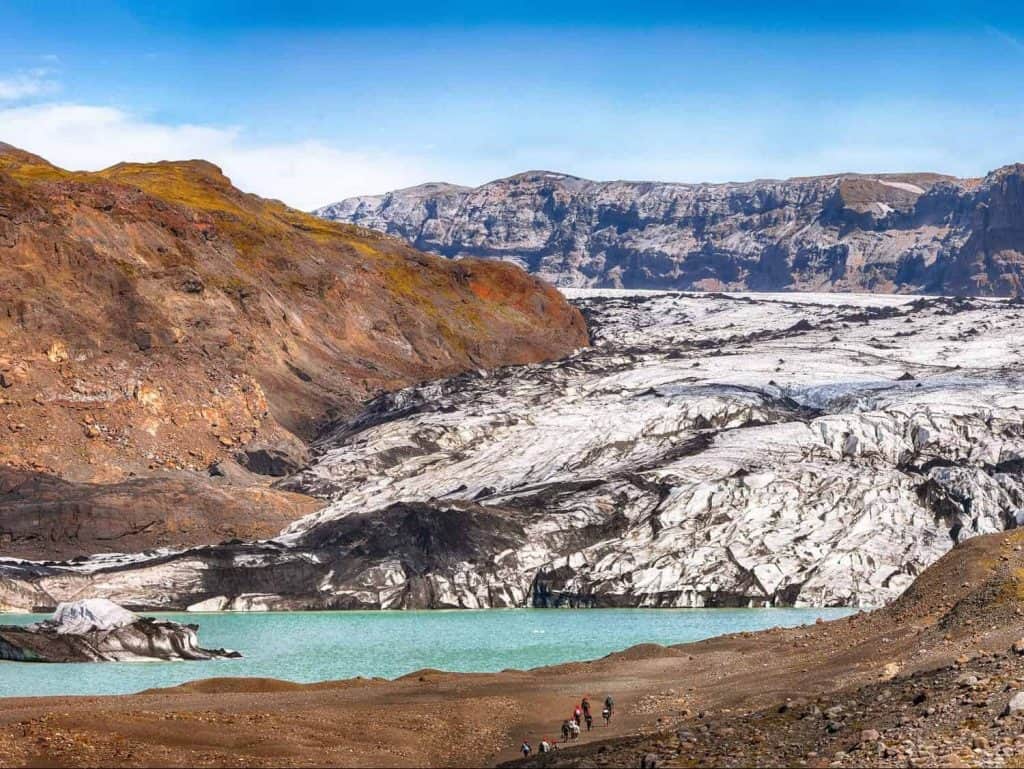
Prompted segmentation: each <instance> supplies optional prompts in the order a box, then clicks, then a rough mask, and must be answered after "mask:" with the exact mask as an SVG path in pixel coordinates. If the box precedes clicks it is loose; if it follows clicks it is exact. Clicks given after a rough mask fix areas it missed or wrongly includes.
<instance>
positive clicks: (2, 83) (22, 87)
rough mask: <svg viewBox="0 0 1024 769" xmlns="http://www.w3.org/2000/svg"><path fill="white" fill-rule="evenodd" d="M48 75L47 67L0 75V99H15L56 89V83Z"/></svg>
mask: <svg viewBox="0 0 1024 769" xmlns="http://www.w3.org/2000/svg"><path fill="white" fill-rule="evenodd" d="M49 75H50V71H49V70H48V69H33V70H29V71H28V72H18V73H16V74H14V75H8V76H6V77H0V101H17V100H19V99H26V98H28V97H30V96H40V95H43V94H47V93H52V92H53V91H56V90H57V83H56V82H55V81H53V80H51V79H50V77H49Z"/></svg>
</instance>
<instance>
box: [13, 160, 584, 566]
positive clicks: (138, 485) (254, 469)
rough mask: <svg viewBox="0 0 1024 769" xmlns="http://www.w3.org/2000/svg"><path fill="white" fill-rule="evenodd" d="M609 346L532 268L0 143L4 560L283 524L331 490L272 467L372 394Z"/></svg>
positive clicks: (203, 185) (183, 167)
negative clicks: (299, 483)
mask: <svg viewBox="0 0 1024 769" xmlns="http://www.w3.org/2000/svg"><path fill="white" fill-rule="evenodd" d="M587 343H588V340H587V332H586V328H585V324H584V322H583V319H582V317H581V316H580V314H579V312H578V311H577V310H575V309H574V308H573V307H571V306H570V305H569V304H568V303H567V302H566V301H565V300H564V299H563V297H562V296H561V294H560V293H558V292H557V291H556V290H555V289H553V288H552V287H551V286H548V285H545V284H544V283H542V282H541V281H540V280H538V279H536V278H534V277H531V276H528V275H526V274H525V273H524V272H522V271H521V270H519V269H518V268H515V267H514V266H512V265H502V264H498V263H496V262H493V261H464V262H459V263H454V262H451V261H449V260H444V259H439V258H437V257H433V256H427V255H424V254H422V253H419V252H417V251H415V250H413V249H412V248H410V247H408V246H407V245H405V244H404V243H401V242H399V241H398V240H395V239H392V238H387V237H384V236H382V235H380V234H378V233H375V232H372V231H369V230H365V229H361V228H358V227H353V226H350V225H340V224H334V223H330V222H325V221H324V220H322V219H319V218H316V217H313V216H310V215H309V214H305V213H301V212H299V211H295V210H293V209H290V208H288V207H286V206H285V205H283V204H281V203H279V202H276V201H272V200H264V199H261V198H259V197H256V196H254V195H249V194H245V193H243V192H241V191H239V190H238V189H236V188H235V187H234V186H232V184H231V182H230V181H229V180H228V179H227V178H226V177H225V176H224V175H223V173H222V172H221V171H220V169H218V168H217V167H216V166H214V165H212V164H210V163H207V162H204V161H199V160H192V161H187V162H163V163H153V164H132V163H122V164H118V165H116V166H113V167H111V168H108V169H106V170H104V171H100V172H97V173H76V172H69V171H66V170H63V169H60V168H57V167H55V166H53V165H51V164H50V163H48V162H46V161H45V160H43V159H41V158H39V157H36V156H34V155H31V154H29V153H26V152H23V151H21V150H18V149H16V148H13V147H11V146H9V145H0V435H2V438H0V554H3V555H18V554H31V555H33V556H40V553H41V552H43V553H44V554H45V553H46V552H49V554H50V555H55V554H58V553H59V554H64V555H67V554H82V553H83V552H94V551H96V550H107V551H109V550H116V549H119V547H121V546H122V545H123V544H124V543H125V542H129V543H131V546H132V547H133V548H137V549H143V548H144V547H148V546H153V545H168V546H170V545H188V544H201V543H202V542H210V541H219V540H220V539H223V538H226V537H228V536H241V537H254V536H271V535H273V534H274V533H276V532H277V531H279V530H280V528H281V527H282V526H283V525H285V524H286V523H287V522H288V521H290V520H293V519H294V518H296V517H299V516H301V515H303V514H305V513H307V512H309V511H310V510H311V509H315V508H316V507H317V506H318V505H319V503H318V502H316V501H315V500H310V499H309V498H308V497H298V495H291V494H286V493H284V492H278V491H276V490H273V489H270V488H267V483H266V481H268V480H269V478H268V477H267V476H280V475H283V474H285V473H286V472H289V471H291V470H294V469H296V468H297V467H299V466H301V465H302V464H303V463H304V462H305V460H306V443H307V442H308V440H310V439H311V438H313V437H314V436H315V435H317V433H318V432H319V430H320V429H321V428H322V427H323V426H325V425H327V424H330V423H331V422H333V421H334V420H336V419H339V418H342V417H346V416H352V415H354V414H355V413H356V412H357V411H358V409H359V404H360V403H361V402H362V401H363V400H364V399H366V398H367V397H369V396H371V395H374V394H376V393H379V392H380V391H382V390H390V389H395V388H399V387H402V386H406V385H409V384H412V383H414V382H417V381H420V380H423V379H429V378H436V377H439V376H444V375H450V374H455V373H458V372H460V371H467V370H477V369H486V368H491V367H494V366H501V365H506V364H513V363H527V362H536V361H541V360H547V359H552V358H558V357H561V356H563V355H565V354H567V353H569V352H571V351H572V350H573V349H575V348H577V347H580V346H584V345H586V344H587ZM211 466H214V472H213V475H211V474H210V473H209V472H208V468H210V467H211ZM112 484H115V485H112ZM231 486H241V487H246V488H249V489H250V491H249V492H246V494H243V495H241V496H240V495H238V494H234V493H232V494H228V495H226V493H225V491H224V489H225V488H227V487H231ZM140 499H145V500H146V501H145V503H143V504H140V502H139V500H140ZM169 510H173V511H174V513H173V514H170V513H169V512H168V511H169ZM126 538H127V539H126Z"/></svg>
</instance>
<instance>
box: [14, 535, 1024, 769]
mask: <svg viewBox="0 0 1024 769" xmlns="http://www.w3.org/2000/svg"><path fill="white" fill-rule="evenodd" d="M1022 597H1024V532H1021V531H1013V532H1008V533H1004V534H995V535H987V536H980V537H975V538H972V539H970V540H967V541H966V542H964V543H962V544H961V545H959V546H958V547H957V548H955V549H954V550H953V551H952V552H950V553H949V554H947V555H946V556H945V557H943V558H942V559H940V560H939V561H938V562H937V563H936V564H935V565H934V566H932V567H931V568H929V569H928V570H926V571H925V572H924V573H923V574H922V575H921V576H920V577H919V578H918V579H917V580H916V581H915V583H914V585H913V586H912V587H911V588H910V589H909V590H908V591H907V592H906V593H905V594H904V595H903V596H902V597H901V598H900V599H898V600H897V601H895V602H894V603H893V604H892V605H891V606H889V607H886V608H884V609H880V610H878V611H875V612H870V613H861V614H857V615H854V616H851V617H848V618H845V619H841V620H836V621H833V622H826V623H821V624H815V625H809V626H804V627H800V628H792V629H774V630H768V631H764V632H760V633H741V634H735V635H731V636H724V637H720V638H715V639H709V640H707V641H702V642H700V643H695V644H686V645H682V646H676V647H668V648H666V647H659V646H654V645H646V646H639V647H634V648H633V649H629V650H626V651H624V652H621V653H617V654H612V655H609V656H608V657H605V658H603V659H600V660H595V661H593V662H587V663H571V664H566V665H559V666H555V667H549V668H540V669H536V670H530V671H504V672H502V673H495V674H447V673H442V672H439V671H419V672H417V673H413V674H410V675H409V676H406V677H403V678H401V679H398V680H396V681H383V680H375V681H366V680H358V679H357V680H354V681H347V682H326V683H322V684H312V685H298V684H290V683H287V682H282V681H268V680H262V679H212V680H209V681H198V682H193V683H190V684H185V685H183V686H181V687H176V688H174V689H168V690H160V691H154V692H146V693H142V694H139V695H133V696H126V697H72V698H40V699H6V700H0V766H30V765H40V764H42V765H50V766H154V765H174V766H193V765H198V766H323V765H331V766H381V765H388V766H423V765H430V766H480V765H490V764H493V763H500V762H502V761H508V760H511V759H514V758H515V757H516V754H517V750H518V746H519V744H520V742H521V741H522V740H523V739H529V740H530V741H531V742H532V743H533V744H534V745H536V744H537V743H538V742H539V740H540V739H541V738H543V737H548V738H556V737H557V729H558V726H559V724H560V723H561V721H562V719H564V718H565V717H566V715H567V713H568V712H569V710H570V709H571V708H572V706H573V705H574V704H575V703H576V702H578V701H579V699H580V697H582V696H584V695H589V697H590V699H591V701H599V700H600V699H601V698H603V696H604V694H606V693H611V694H613V695H614V696H615V700H616V714H615V718H614V719H613V721H612V725H611V726H610V727H608V728H607V729H606V728H604V727H599V728H598V729H597V730H595V731H594V732H592V733H590V734H589V735H588V734H587V733H584V735H583V736H582V737H581V739H580V741H579V742H578V743H575V744H573V745H571V746H567V747H562V748H561V749H560V750H559V752H558V753H557V755H556V756H554V757H553V758H552V759H549V761H551V762H553V763H555V764H561V763H565V764H566V765H594V764H603V765H611V766H638V765H639V761H640V758H641V757H642V756H646V755H648V754H651V753H653V754H654V755H656V756H657V757H658V761H659V762H660V763H659V764H658V765H659V766H662V765H671V764H673V763H675V764H678V765H682V766H694V765H710V766H717V765H723V766H734V765H751V764H758V763H760V764H763V765H772V766H778V765H789V764H800V762H805V765H808V766H810V765H828V764H831V763H832V762H839V764H838V765H840V766H845V765H849V766H876V765H879V766H890V765H897V764H898V765H900V766H906V765H907V760H908V758H910V757H911V754H913V757H914V758H915V760H920V762H921V763H922V764H923V765H934V764H938V763H943V762H946V763H949V764H950V765H959V764H960V762H962V763H966V764H968V765H985V766H988V765H992V766H1003V765H1009V766H1013V765H1015V762H1016V764H1018V765H1019V759H1018V757H1017V753H1016V749H1017V742H1016V741H1017V737H1018V735H1019V734H1020V732H1021V728H1022V726H1024V719H1022V717H1021V716H1020V715H1017V714H1013V713H1011V714H1010V716H1009V717H1006V718H1001V717H1000V714H1001V713H1003V711H1005V710H1006V707H1007V705H1008V704H1009V703H1010V702H1011V700H1013V698H1014V695H1016V694H1017V692H1019V691H1024V675H1022V674H1024V662H1022V660H1021V658H1020V657H1019V656H1018V655H1017V653H1016V652H1015V651H1012V650H1011V647H1013V645H1014V644H1015V643H1016V642H1017V641H1019V640H1021V636H1022V635H1024V634H1022V632H1021V628H1022V623H1024V604H1022V600H1024V598H1022ZM1018 648H1019V646H1018ZM922 694H923V695H924V699H920V695H922ZM915 700H917V701H916V702H915ZM875 732H877V734H875ZM1006 737H1010V738H1011V742H1010V743H1009V744H1007V743H1006V742H1005V738H1006ZM879 743H883V744H884V747H881V748H880V747H879ZM911 744H912V745H913V747H912V748H911ZM810 754H816V755H810ZM932 759H934V761H933V760H932Z"/></svg>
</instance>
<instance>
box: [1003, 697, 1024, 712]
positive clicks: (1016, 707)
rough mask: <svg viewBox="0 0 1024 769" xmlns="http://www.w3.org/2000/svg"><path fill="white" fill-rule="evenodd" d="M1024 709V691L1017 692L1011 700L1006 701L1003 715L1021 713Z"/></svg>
mask: <svg viewBox="0 0 1024 769" xmlns="http://www.w3.org/2000/svg"><path fill="white" fill-rule="evenodd" d="M1022 710H1024V692H1016V693H1015V694H1014V695H1013V696H1012V697H1010V701H1009V702H1007V703H1006V707H1005V708H1004V709H1003V715H1004V716H1012V715H1013V714H1014V713H1020V712H1021V711H1022Z"/></svg>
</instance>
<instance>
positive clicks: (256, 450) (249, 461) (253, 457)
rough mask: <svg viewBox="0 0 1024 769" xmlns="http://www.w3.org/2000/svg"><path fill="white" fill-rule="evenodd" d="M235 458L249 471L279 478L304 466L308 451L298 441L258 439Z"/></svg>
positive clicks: (307, 459)
mask: <svg viewBox="0 0 1024 769" xmlns="http://www.w3.org/2000/svg"><path fill="white" fill-rule="evenodd" d="M235 459H236V460H237V461H238V464H240V465H241V466H242V467H244V468H246V469H247V470H248V471H249V472H251V473H256V474H257V475H272V476H275V477H277V478H281V477H284V476H285V475H291V474H292V473H294V472H297V471H298V470H301V469H302V468H303V467H305V466H306V464H307V463H308V462H309V452H308V451H307V450H306V447H305V446H303V445H302V443H300V442H299V441H286V440H279V441H274V442H272V443H271V442H266V441H258V442H256V443H250V444H249V445H247V446H246V447H245V448H243V449H242V450H241V451H240V452H238V453H237V454H235Z"/></svg>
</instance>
